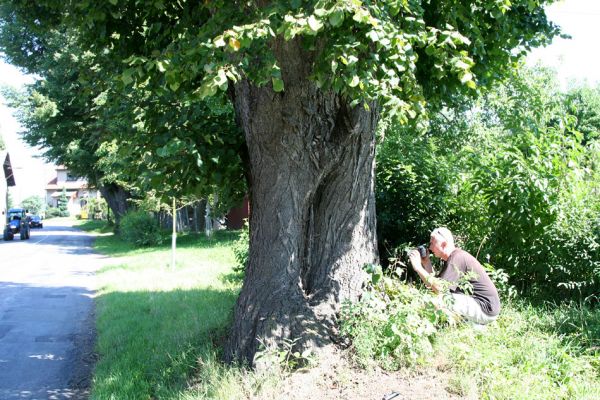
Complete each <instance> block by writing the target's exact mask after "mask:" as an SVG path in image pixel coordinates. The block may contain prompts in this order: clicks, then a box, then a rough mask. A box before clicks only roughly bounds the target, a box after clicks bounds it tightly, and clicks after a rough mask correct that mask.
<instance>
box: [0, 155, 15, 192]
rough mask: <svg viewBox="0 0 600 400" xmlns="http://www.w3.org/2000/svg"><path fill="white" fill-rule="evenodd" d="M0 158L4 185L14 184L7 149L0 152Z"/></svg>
mask: <svg viewBox="0 0 600 400" xmlns="http://www.w3.org/2000/svg"><path fill="white" fill-rule="evenodd" d="M0 160H1V161H2V168H3V169H4V177H5V178H6V186H15V185H16V182H15V176H14V174H13V169H12V165H11V163H10V156H9V155H8V152H7V151H1V152H0Z"/></svg>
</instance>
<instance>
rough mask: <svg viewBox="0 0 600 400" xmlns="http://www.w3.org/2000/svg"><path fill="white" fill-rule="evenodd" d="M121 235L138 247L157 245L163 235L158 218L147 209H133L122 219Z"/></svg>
mask: <svg viewBox="0 0 600 400" xmlns="http://www.w3.org/2000/svg"><path fill="white" fill-rule="evenodd" d="M120 235H121V237H122V238H123V239H124V240H125V241H126V242H129V243H131V244H133V245H134V246H136V247H145V246H156V245H159V244H161V243H162V242H163V236H162V234H161V232H160V227H159V226H158V222H157V221H156V219H155V218H154V217H153V216H152V215H151V214H150V213H148V212H145V211H131V212H128V213H127V214H125V216H124V217H123V219H122V220H121V229H120Z"/></svg>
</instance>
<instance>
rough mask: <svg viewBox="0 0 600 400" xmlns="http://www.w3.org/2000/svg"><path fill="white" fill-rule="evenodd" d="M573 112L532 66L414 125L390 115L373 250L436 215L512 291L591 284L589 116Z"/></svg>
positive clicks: (593, 234)
mask: <svg viewBox="0 0 600 400" xmlns="http://www.w3.org/2000/svg"><path fill="white" fill-rule="evenodd" d="M598 99H599V101H600V91H599V94H598ZM599 104H600V103H599ZM583 122H586V125H585V129H587V130H586V131H585V132H583V133H582V132H579V131H578V129H579V128H578V127H579V126H582V123H583ZM583 122H582V121H581V120H580V119H577V118H575V116H574V115H570V114H569V113H568V110H567V109H566V108H565V104H564V99H563V96H562V95H561V94H560V93H557V92H556V91H555V88H553V85H552V79H551V76H550V75H548V73H547V72H535V73H524V74H522V75H521V76H520V77H516V78H515V80H513V81H511V82H509V83H507V84H506V85H505V86H504V87H502V88H500V89H498V90H497V91H496V92H494V93H491V94H489V95H488V96H487V97H486V98H484V99H483V100H481V102H480V103H479V104H478V105H477V106H476V107H473V108H472V109H471V110H469V111H468V112H465V113H462V114H461V113H458V112H450V111H447V110H444V111H443V112H438V113H435V114H434V115H433V116H432V121H431V125H430V129H429V131H428V132H426V133H422V134H419V133H417V132H415V130H414V129H410V128H407V127H403V126H391V127H390V129H388V132H387V133H386V141H385V142H384V143H383V144H382V145H381V146H380V148H379V151H378V155H377V157H378V158H377V165H378V170H377V182H376V191H377V192H376V196H377V213H378V225H379V226H378V229H379V231H378V237H379V240H380V254H382V255H386V251H388V252H389V253H392V254H394V250H396V249H397V248H398V247H399V246H402V245H403V244H405V243H412V244H413V245H414V244H417V243H422V242H424V241H426V240H427V239H428V233H429V231H430V230H431V229H433V228H435V227H436V226H439V225H445V226H448V227H449V228H450V229H451V230H452V231H453V232H454V233H455V234H456V235H457V241H458V242H459V244H460V245H461V247H463V248H465V249H466V250H467V251H470V252H471V253H472V254H480V258H485V259H488V260H489V262H490V263H491V264H493V265H494V266H495V267H497V268H501V269H502V270H504V271H506V272H507V273H508V274H509V276H510V280H511V283H512V284H517V285H518V287H519V289H521V290H522V291H527V292H529V293H533V294H540V295H543V296H545V295H551V296H556V292H557V290H558V291H562V293H561V295H560V296H561V297H585V296H588V295H590V294H594V293H597V292H598V291H599V290H600V218H598V215H600V196H598V191H599V188H600V164H599V163H598V160H599V159H600V142H599V141H597V140H596V139H595V138H596V137H597V135H596V133H595V132H598V131H600V126H597V125H594V124H597V119H588V120H586V121H583ZM594 129H595V131H594ZM586 132H587V133H586ZM389 250H392V251H391V252H390V251H389ZM388 255H389V254H388ZM384 259H385V258H384Z"/></svg>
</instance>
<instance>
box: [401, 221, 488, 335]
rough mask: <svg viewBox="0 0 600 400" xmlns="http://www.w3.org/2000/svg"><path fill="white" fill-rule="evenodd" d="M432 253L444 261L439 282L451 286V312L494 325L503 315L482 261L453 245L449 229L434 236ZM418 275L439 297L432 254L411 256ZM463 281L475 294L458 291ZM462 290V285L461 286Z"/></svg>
mask: <svg viewBox="0 0 600 400" xmlns="http://www.w3.org/2000/svg"><path fill="white" fill-rule="evenodd" d="M429 250H430V251H431V252H432V253H433V254H434V255H435V256H436V257H438V258H441V259H442V260H443V261H444V265H443V267H442V270H441V271H440V273H439V274H438V275H437V277H438V278H440V279H443V280H444V281H447V282H449V284H450V286H449V289H450V294H451V296H452V298H453V300H454V301H453V304H452V307H451V309H452V311H454V312H455V313H457V314H459V315H461V316H462V317H463V318H465V319H466V320H468V321H470V322H473V323H475V324H480V325H485V324H488V323H490V322H492V321H494V320H495V319H496V318H497V317H498V314H499V313H500V298H499V297H498V290H496V286H494V283H493V282H492V281H491V279H490V277H489V276H488V274H487V273H486V272H485V269H484V268H483V267H482V266H481V264H480V263H479V261H477V259H476V258H475V257H473V256H472V255H471V254H469V253H468V252H466V251H464V250H462V249H460V248H458V247H456V246H455V245H454V237H453V236H452V233H451V232H450V230H448V229H447V228H436V229H434V230H433V232H431V239H430V242H429ZM409 258H410V262H411V264H412V267H413V269H414V270H415V272H416V273H417V274H418V275H419V277H421V279H422V280H423V282H424V283H425V285H426V286H427V287H429V288H431V289H432V290H433V291H434V292H436V293H440V291H442V286H443V285H441V284H440V282H439V281H437V282H436V280H435V279H432V278H434V273H433V266H432V264H431V260H430V259H429V252H426V255H425V257H421V255H420V253H419V251H418V250H412V251H411V252H410V253H409ZM461 279H463V280H467V281H468V283H469V285H467V286H470V288H471V289H472V290H470V292H469V291H466V292H465V291H464V290H463V289H461V287H459V282H461ZM461 286H462V285H461Z"/></svg>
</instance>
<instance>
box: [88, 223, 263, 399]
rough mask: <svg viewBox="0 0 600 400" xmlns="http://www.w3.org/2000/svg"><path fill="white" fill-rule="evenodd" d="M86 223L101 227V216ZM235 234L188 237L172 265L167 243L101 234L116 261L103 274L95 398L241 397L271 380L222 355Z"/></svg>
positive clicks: (233, 288) (233, 287) (235, 284)
mask: <svg viewBox="0 0 600 400" xmlns="http://www.w3.org/2000/svg"><path fill="white" fill-rule="evenodd" d="M81 226H83V227H86V229H88V230H96V231H97V230H99V229H100V230H102V222H97V221H90V222H85V223H82V225H81ZM236 237H237V235H236V234H235V233H233V234H232V233H230V232H217V233H216V234H215V235H214V236H213V237H212V238H211V239H207V238H205V237H204V236H203V235H198V236H195V235H194V236H192V235H189V236H183V237H182V238H180V239H179V247H178V263H177V266H176V268H175V269H171V268H170V267H169V265H170V253H169V248H168V247H150V248H148V247H147V248H145V249H135V248H134V247H133V246H132V245H131V244H128V243H127V242H123V241H122V240H121V239H120V238H119V237H118V236H115V235H112V234H109V235H107V236H99V237H97V239H96V248H97V249H99V250H100V251H102V252H103V253H105V254H109V255H111V256H112V257H113V261H114V262H113V263H111V265H107V266H106V267H104V268H103V269H101V270H100V271H99V272H98V279H99V282H100V290H99V293H98V297H97V298H96V304H97V332H98V340H97V351H98V354H99V357H100V358H99V361H98V363H97V366H96V369H95V372H94V378H93V388H92V398H93V399H111V398H118V399H126V398H130V399H133V398H136V399H138V398H160V399H179V398H189V399H203V398H211V399H236V398H242V396H243V393H246V392H248V391H253V390H256V387H258V386H259V384H264V383H265V382H266V381H267V380H268V378H267V377H262V378H260V377H259V376H258V375H250V374H249V373H248V372H246V371H244V370H243V369H238V368H235V367H227V366H224V365H223V364H222V363H221V361H220V355H221V346H222V342H223V337H224V335H225V333H226V329H227V328H228V326H229V323H230V319H231V314H232V309H233V305H234V302H235V298H236V296H237V292H238V290H239V281H237V280H234V281H231V280H230V279H229V276H230V274H231V273H232V266H233V264H234V257H233V253H232V251H231V246H232V243H233V241H234V240H235V239H236ZM121 260H122V261H121ZM253 385H254V388H253Z"/></svg>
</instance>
